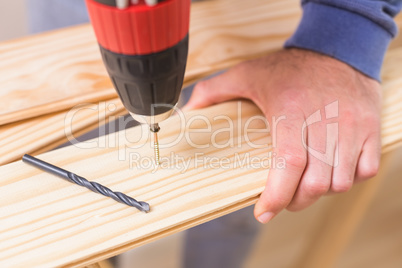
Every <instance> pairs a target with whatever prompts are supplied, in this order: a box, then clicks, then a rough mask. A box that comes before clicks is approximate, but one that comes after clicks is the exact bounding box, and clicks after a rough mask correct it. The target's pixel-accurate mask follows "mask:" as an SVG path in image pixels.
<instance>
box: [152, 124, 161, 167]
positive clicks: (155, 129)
mask: <svg viewBox="0 0 402 268" xmlns="http://www.w3.org/2000/svg"><path fill="white" fill-rule="evenodd" d="M160 129H161V128H160V127H159V125H158V124H152V125H151V126H150V130H151V132H153V133H154V154H155V163H156V165H158V166H159V164H160V162H159V161H160V157H159V141H158V131H159V130H160Z"/></svg>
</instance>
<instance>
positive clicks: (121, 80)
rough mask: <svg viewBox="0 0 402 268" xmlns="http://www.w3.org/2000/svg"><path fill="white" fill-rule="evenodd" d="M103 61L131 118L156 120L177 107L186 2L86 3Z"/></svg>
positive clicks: (183, 59)
mask: <svg viewBox="0 0 402 268" xmlns="http://www.w3.org/2000/svg"><path fill="white" fill-rule="evenodd" d="M86 4H87V7H88V11H89V15H90V18H91V22H92V25H93V28H94V31H95V35H96V37H97V39H98V43H99V46H100V50H101V54H102V58H103V61H104V63H105V66H106V69H107V71H108V73H109V75H110V78H111V80H112V82H113V84H114V86H115V88H116V90H117V92H118V94H119V96H120V98H121V100H122V102H123V104H124V106H125V107H126V108H127V110H129V111H130V112H131V113H132V114H136V115H142V116H155V115H158V114H162V113H166V112H168V111H170V110H171V109H172V108H173V106H174V105H175V104H176V103H177V101H178V99H179V95H180V91H181V87H182V84H183V78H184V71H185V67H186V62H187V52H188V30H189V16H190V0H162V1H159V2H158V3H157V4H156V5H154V6H148V5H146V3H145V2H144V0H138V3H137V4H135V5H132V4H131V5H129V6H128V7H127V8H125V9H119V8H117V7H116V1H115V0H86Z"/></svg>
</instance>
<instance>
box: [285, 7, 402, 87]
mask: <svg viewBox="0 0 402 268" xmlns="http://www.w3.org/2000/svg"><path fill="white" fill-rule="evenodd" d="M302 5H303V11H304V12H303V18H302V20H301V22H300V24H299V27H298V29H297V30H296V32H295V33H294V35H293V36H292V37H291V38H290V39H289V40H288V41H287V42H286V43H285V47H287V48H289V47H297V48H304V49H309V50H313V51H316V52H319V53H323V54H326V55H328V56H331V57H334V58H336V59H338V60H341V61H343V62H345V63H347V64H349V65H350V66H352V67H354V68H355V69H357V70H359V71H360V72H362V73H364V74H365V75H367V76H369V77H371V78H374V79H376V80H380V70H381V65H382V62H383V58H384V54H385V52H386V50H387V48H388V45H389V43H390V41H391V40H392V38H393V37H394V36H395V35H396V34H397V27H396V25H395V22H394V21H393V17H394V16H396V14H398V12H399V11H400V9H401V6H402V0H395V1H373V0H303V1H302Z"/></svg>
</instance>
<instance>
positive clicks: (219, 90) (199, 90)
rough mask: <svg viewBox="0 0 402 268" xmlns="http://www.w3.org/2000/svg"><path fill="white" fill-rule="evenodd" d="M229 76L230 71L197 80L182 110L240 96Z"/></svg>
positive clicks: (236, 86)
mask: <svg viewBox="0 0 402 268" xmlns="http://www.w3.org/2000/svg"><path fill="white" fill-rule="evenodd" d="M238 87H239V86H238V84H237V85H236V84H235V83H234V81H233V79H232V77H231V71H228V72H225V73H223V74H221V75H218V76H216V77H213V78H211V79H208V80H204V81H200V82H198V83H197V84H196V85H195V87H194V90H193V93H192V94H191V97H190V100H189V101H188V103H187V104H186V105H185V106H184V107H183V110H184V111H188V110H194V109H200V108H204V107H207V106H210V105H213V104H217V103H221V102H224V101H228V100H232V99H236V98H242V97H244V96H242V95H241V94H240V93H239V90H238Z"/></svg>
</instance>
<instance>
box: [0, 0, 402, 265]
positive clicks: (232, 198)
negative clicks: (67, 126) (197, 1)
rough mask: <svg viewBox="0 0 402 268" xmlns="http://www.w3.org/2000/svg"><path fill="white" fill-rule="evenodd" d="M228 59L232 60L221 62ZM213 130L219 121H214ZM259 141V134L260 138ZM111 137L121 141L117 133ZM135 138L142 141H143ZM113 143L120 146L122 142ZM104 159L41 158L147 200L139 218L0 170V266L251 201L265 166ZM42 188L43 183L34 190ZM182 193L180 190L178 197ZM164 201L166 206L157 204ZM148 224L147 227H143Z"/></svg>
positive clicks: (90, 153) (100, 244)
mask: <svg viewBox="0 0 402 268" xmlns="http://www.w3.org/2000/svg"><path fill="white" fill-rule="evenodd" d="M271 3H272V2H271ZM268 13H269V12H268ZM225 42H226V41H225ZM401 53H402V52H401V50H400V49H399V50H393V51H391V52H390V53H389V55H392V56H388V59H387V62H386V64H385V67H384V95H385V97H384V109H383V115H382V116H383V151H384V152H386V151H389V150H392V149H394V148H396V147H397V146H399V144H400V142H401V140H400V137H399V136H400V133H401V129H400V128H401V122H400V118H401V117H400V116H399V114H400V109H399V104H400V102H398V98H399V96H401V93H400V88H401V86H400V85H401V77H402V75H401V73H400V72H401V71H398V70H400V69H401V68H398V67H399V65H400V61H399V62H398V61H397V60H395V59H397V58H398V57H399V55H400V54H401ZM257 54H258V53H257ZM257 54H255V55H257ZM255 55H254V56H255ZM239 59H240V56H239ZM236 61H237V59H234V60H233V61H230V62H229V63H227V64H228V65H230V64H233V62H236ZM222 66H223V65H222ZM387 68H388V69H387ZM206 72H209V70H207V71H206ZM194 77H195V76H194ZM228 105H229V106H228ZM230 105H233V104H224V105H222V106H217V107H214V108H210V109H207V110H204V111H203V112H202V113H205V114H208V115H209V116H212V115H213V114H222V111H225V112H226V111H229V109H230V107H231V106H230ZM245 107H246V110H247V111H248V112H250V114H246V115H244V116H245V117H246V118H247V117H248V116H250V115H251V114H254V113H258V111H257V110H255V108H254V107H253V106H248V104H246V106H245ZM214 109H216V110H214ZM193 115H194V114H193ZM187 116H191V114H189V115H187ZM230 116H234V117H235V116H236V115H234V114H231V115H230ZM174 120H177V118H176V119H171V120H170V121H167V122H166V124H169V125H168V126H169V127H170V129H169V127H166V128H165V129H169V131H170V133H171V132H174V131H175V130H177V129H175V127H177V124H176V123H175V121H174ZM243 123H244V122H243ZM214 127H217V128H219V127H223V126H222V124H219V123H217V124H215V125H214ZM140 132H141V131H140V130H139V129H138V128H137V129H135V130H132V132H128V133H131V134H128V135H129V136H130V137H134V138H135V137H138V135H140ZM144 134H146V133H144ZM119 135H123V134H122V133H120V134H119ZM166 135H167V134H166ZM261 135H262V134H261ZM167 136H168V135H167ZM165 137H166V136H165ZM108 138H109V137H106V138H104V139H108ZM204 138H205V137H204ZM255 138H258V135H257V137H255ZM261 138H262V139H266V137H265V136H264V137H261ZM119 140H120V141H122V140H124V139H123V137H122V138H121V139H119ZM141 142H142V143H145V144H147V141H146V140H145V139H144V140H141ZM126 144H130V143H126ZM119 146H120V147H124V143H123V144H119ZM177 146H178V147H176V146H175V151H178V152H179V153H182V154H184V155H191V154H193V153H194V150H193V149H191V148H189V147H188V144H187V145H186V144H184V143H181V144H179V145H177ZM242 146H243V147H242V148H240V149H242V150H241V152H243V153H244V152H247V150H246V149H249V148H246V147H247V145H245V144H243V145H242ZM244 146H246V147H244ZM243 149H244V151H243ZM268 150H269V148H265V150H264V149H262V150H251V151H250V152H251V153H253V154H255V155H265V154H266V153H267V151H268ZM140 151H141V153H142V154H143V155H145V156H151V155H152V150H151V148H142V149H141V150H140ZM200 152H203V153H207V154H210V155H216V154H217V155H221V154H222V155H231V154H233V151H230V152H228V151H227V150H224V149H220V150H218V151H216V152H214V151H210V150H205V149H202V150H200ZM112 156H116V149H115V148H113V147H112V148H98V149H77V148H66V149H62V150H59V151H55V152H52V153H47V154H45V155H42V156H41V158H43V159H45V160H48V161H51V162H53V163H55V164H58V165H61V166H63V167H65V168H67V169H71V170H72V171H74V172H76V173H78V174H80V175H83V176H86V177H87V178H92V179H96V180H97V181H100V182H102V183H105V184H106V185H108V186H110V187H112V188H113V189H116V190H119V189H121V190H122V191H124V192H127V193H129V194H131V195H133V196H134V197H136V198H138V199H143V200H146V201H149V202H151V204H152V203H153V204H155V206H156V209H157V210H156V211H154V212H153V213H150V214H148V215H144V214H142V213H139V212H136V211H133V209H131V208H125V207H124V206H123V205H120V204H116V203H115V202H114V201H112V200H107V199H105V198H104V197H102V196H99V195H94V194H92V193H87V192H86V191H85V189H80V188H77V186H74V185H71V184H69V183H67V182H64V181H62V180H61V179H58V178H55V177H52V176H50V175H46V174H43V173H41V172H40V171H36V170H34V169H32V168H31V167H27V166H26V165H24V164H22V163H21V162H17V163H13V164H11V165H8V166H4V167H1V168H0V174H2V175H1V176H2V178H6V179H5V180H2V182H1V184H0V185H1V186H0V191H1V192H2V195H1V204H2V207H1V208H0V211H1V212H0V215H1V218H0V222H1V224H0V226H1V228H2V231H1V232H0V234H1V236H2V238H1V239H0V240H1V242H0V248H1V250H0V251H1V253H0V259H1V260H3V264H4V265H6V266H8V264H17V263H19V264H20V265H25V266H26V265H34V264H39V263H42V264H43V265H46V266H48V265H50V266H54V265H69V266H74V265H75V266H79V265H83V264H90V263H93V262H95V261H97V260H101V259H104V258H106V257H109V256H112V255H116V254H118V253H120V252H124V251H126V250H128V249H130V248H133V247H135V246H138V245H141V244H144V243H147V242H149V241H151V240H154V239H158V238H159V237H163V236H166V235H168V234H170V233H174V232H177V231H180V230H183V229H186V228H188V227H190V226H194V225H197V224H199V223H202V222H205V221H207V220H210V219H213V218H216V217H218V216H220V215H224V214H226V213H229V212H231V211H234V210H237V209H239V208H241V207H244V206H247V205H250V204H252V203H254V202H255V200H256V199H257V196H258V194H259V192H260V191H261V190H262V187H263V184H264V180H265V177H266V174H267V172H268V171H267V170H265V169H263V170H254V169H253V170H252V171H247V172H245V173H240V176H239V171H238V170H229V171H223V170H220V171H219V172H218V171H217V170H202V171H200V170H193V171H192V172H190V173H186V176H184V175H183V174H181V175H180V174H179V172H178V171H177V170H170V171H169V170H167V171H166V172H165V171H163V174H161V173H160V172H159V175H155V174H150V172H149V171H144V172H141V173H140V174H138V173H137V172H134V171H133V170H128V169H127V161H128V160H127V159H126V161H116V159H115V160H113V159H114V158H113V157H112ZM105 172H106V173H107V174H106V173H105ZM175 172H176V173H175ZM215 172H216V173H215ZM253 172H256V173H253ZM156 174H158V173H156ZM169 174H170V175H169ZM250 178H251V179H250ZM243 180H244V181H243ZM246 180H247V181H246ZM245 181H246V182H245ZM42 185H44V188H43V187H39V186H42ZM223 189H224V190H225V191H223ZM182 191H184V193H185V194H184V195H183V196H182V195H181V194H182ZM3 193H4V194H3ZM218 193H219V194H218ZM233 193H236V194H235V195H233ZM226 194H227V195H226ZM176 195H180V196H176ZM205 196H207V197H208V196H212V199H207V200H208V201H207V203H205V200H204V199H203V197H205ZM165 200H167V203H166V204H162V203H161V202H162V201H165ZM3 204H4V205H3ZM178 204H179V205H178ZM163 209H166V210H163ZM182 209H184V210H182ZM162 211H163V213H162ZM178 211H180V212H179V213H177V212H178ZM164 213H166V214H164ZM152 215H153V216H152ZM167 215H169V216H167ZM133 222H134V223H133ZM148 222H152V224H151V225H145V226H144V224H145V223H148ZM16 223H18V224H16ZM100 234H102V235H100ZM22 253H24V254H22ZM41 253H42V254H44V255H41ZM4 265H2V266H4Z"/></svg>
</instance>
